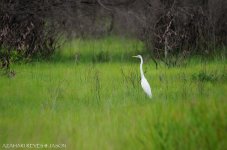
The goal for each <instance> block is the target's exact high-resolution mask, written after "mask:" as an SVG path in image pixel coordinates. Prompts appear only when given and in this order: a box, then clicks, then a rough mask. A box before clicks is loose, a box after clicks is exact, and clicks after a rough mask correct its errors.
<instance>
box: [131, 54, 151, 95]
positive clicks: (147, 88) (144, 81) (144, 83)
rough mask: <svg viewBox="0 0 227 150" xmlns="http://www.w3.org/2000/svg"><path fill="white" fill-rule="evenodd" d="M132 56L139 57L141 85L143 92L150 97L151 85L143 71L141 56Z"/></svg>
mask: <svg viewBox="0 0 227 150" xmlns="http://www.w3.org/2000/svg"><path fill="white" fill-rule="evenodd" d="M133 57H136V58H140V74H141V86H142V88H143V90H144V92H145V93H146V94H147V95H148V96H149V97H150V98H151V97H152V93H151V87H150V84H149V83H148V81H147V79H146V78H145V76H144V73H143V58H142V56H141V55H137V56H133Z"/></svg>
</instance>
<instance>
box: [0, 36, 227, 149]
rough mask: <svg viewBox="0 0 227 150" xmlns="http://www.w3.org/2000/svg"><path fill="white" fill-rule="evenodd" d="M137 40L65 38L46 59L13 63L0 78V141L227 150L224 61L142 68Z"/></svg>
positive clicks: (84, 146)
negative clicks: (145, 87) (145, 84)
mask: <svg viewBox="0 0 227 150" xmlns="http://www.w3.org/2000/svg"><path fill="white" fill-rule="evenodd" d="M142 49H143V45H142V43H141V42H138V41H136V40H129V39H122V38H117V37H112V38H105V39H98V40H91V39H90V40H76V41H72V42H70V43H66V44H65V46H64V47H63V48H62V49H60V50H59V51H58V52H57V53H56V54H55V56H53V58H52V59H51V60H49V61H39V62H32V63H30V64H14V65H13V66H12V68H13V69H14V71H15V72H16V76H15V77H12V78H8V77H5V76H1V77H0V144H1V145H0V146H1V148H2V144H7V143H9V144H10V143H13V144H17V143H18V144H22V143H24V144H26V143H28V144H30V143H34V144H36V143H40V144H60V143H63V144H66V145H67V148H66V149H79V150H80V149H91V150H96V149H97V150H101V149H104V150H106V149H117V150H118V149H123V150H124V149H129V150H132V149H135V150H138V149H154V150H162V149H166V150H175V149H179V150H187V149H190V150H195V149H206V150H207V149H210V150H216V149H217V150H226V149H227V143H226V140H227V117H226V114H227V101H226V100H227V75H226V74H227V65H226V64H227V63H226V60H218V59H217V60H213V61H209V62H206V63H204V62H201V61H198V60H196V61H193V60H191V61H190V62H189V63H188V64H187V65H186V66H180V67H173V68H167V67H165V66H163V65H160V66H159V68H158V69H156V68H155V65H154V63H153V62H152V61H151V60H147V59H145V64H144V71H145V75H146V78H147V79H148V81H149V82H150V84H151V88H152V92H153V98H152V99H149V98H147V97H146V95H145V94H144V92H143V91H142V89H141V87H140V81H139V80H140V73H139V60H137V59H135V58H131V55H134V54H137V53H144V52H142Z"/></svg>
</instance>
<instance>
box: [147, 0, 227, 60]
mask: <svg viewBox="0 0 227 150" xmlns="http://www.w3.org/2000/svg"><path fill="white" fill-rule="evenodd" d="M146 4H147V5H146V12H145V15H146V25H145V32H144V41H145V43H146V46H147V48H148V49H149V50H150V51H151V52H152V54H153V56H154V57H155V58H158V59H162V60H164V61H165V62H166V63H167V64H171V63H176V61H178V60H181V59H183V58H184V57H186V56H189V55H194V54H200V55H205V56H207V55H212V53H213V52H214V51H215V50H217V49H218V48H220V47H221V46H223V45H226V44H227V1H225V0H197V1H193V0H150V1H149V0H146Z"/></svg>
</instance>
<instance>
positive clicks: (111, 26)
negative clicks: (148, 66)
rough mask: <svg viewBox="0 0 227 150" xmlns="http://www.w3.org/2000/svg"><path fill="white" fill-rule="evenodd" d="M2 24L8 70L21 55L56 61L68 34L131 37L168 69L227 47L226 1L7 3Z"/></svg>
mask: <svg viewBox="0 0 227 150" xmlns="http://www.w3.org/2000/svg"><path fill="white" fill-rule="evenodd" d="M0 20H1V21H0V66H2V67H4V68H8V67H9V64H10V60H11V59H12V58H13V57H14V56H15V55H17V56H20V57H22V58H30V57H32V56H38V57H48V56H50V55H51V54H53V52H54V50H55V49H56V46H57V43H58V38H59V36H60V35H62V34H63V33H66V34H65V35H70V36H74V37H75V36H76V37H78V36H79V37H87V36H94V37H97V36H103V35H107V34H122V33H124V34H130V35H132V36H136V37H138V38H140V39H142V41H143V42H144V43H145V45H146V48H147V49H148V50H149V51H150V53H151V54H152V55H153V57H154V58H155V59H161V60H163V61H165V62H166V63H169V62H167V60H170V59H169V58H174V59H173V60H174V62H176V61H177V60H180V59H183V58H184V57H186V56H189V55H192V54H202V55H209V54H211V53H212V51H214V50H215V49H217V47H220V46H223V45H226V44H227V36H226V35H227V1H226V0H54V1H49V0H35V1H30V0H20V1H12V0H1V1H0Z"/></svg>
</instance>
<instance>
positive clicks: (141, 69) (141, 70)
mask: <svg viewBox="0 0 227 150" xmlns="http://www.w3.org/2000/svg"><path fill="white" fill-rule="evenodd" d="M140 74H141V78H143V77H144V74H143V59H142V58H140Z"/></svg>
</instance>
